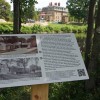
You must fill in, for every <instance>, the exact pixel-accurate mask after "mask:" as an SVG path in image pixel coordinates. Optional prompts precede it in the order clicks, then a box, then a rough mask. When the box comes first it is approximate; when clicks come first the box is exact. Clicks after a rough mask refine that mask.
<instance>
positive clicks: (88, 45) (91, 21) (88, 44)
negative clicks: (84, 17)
mask: <svg viewBox="0 0 100 100" xmlns="http://www.w3.org/2000/svg"><path fill="white" fill-rule="evenodd" d="M96 1H97V0H90V2H89V14H88V28H87V37H86V51H85V65H86V67H87V68H88V65H89V61H90V54H91V45H92V44H91V43H92V36H93V31H94V30H93V29H94V19H95V18H94V17H95V5H96Z"/></svg>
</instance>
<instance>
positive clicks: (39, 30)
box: [32, 25, 44, 33]
mask: <svg viewBox="0 0 100 100" xmlns="http://www.w3.org/2000/svg"><path fill="white" fill-rule="evenodd" d="M42 32H44V28H43V27H42V26H40V25H34V26H33V27H32V33H42Z"/></svg>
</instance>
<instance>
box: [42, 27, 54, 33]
mask: <svg viewBox="0 0 100 100" xmlns="http://www.w3.org/2000/svg"><path fill="white" fill-rule="evenodd" d="M53 31H54V30H53V27H51V26H46V27H45V28H44V32H48V33H52V32H53Z"/></svg>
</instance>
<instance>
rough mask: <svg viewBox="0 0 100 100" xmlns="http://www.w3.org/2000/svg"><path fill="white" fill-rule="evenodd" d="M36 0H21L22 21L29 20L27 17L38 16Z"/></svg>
mask: <svg viewBox="0 0 100 100" xmlns="http://www.w3.org/2000/svg"><path fill="white" fill-rule="evenodd" d="M35 3H37V1H36V0H21V1H20V13H21V20H22V22H23V21H24V22H25V21H27V19H33V18H36V17H37V15H36V14H37V13H36V12H35V6H34V5H35Z"/></svg>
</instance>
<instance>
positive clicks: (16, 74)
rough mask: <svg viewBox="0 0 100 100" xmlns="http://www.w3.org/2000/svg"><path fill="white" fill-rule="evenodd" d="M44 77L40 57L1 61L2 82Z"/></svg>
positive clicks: (0, 76)
mask: <svg viewBox="0 0 100 100" xmlns="http://www.w3.org/2000/svg"><path fill="white" fill-rule="evenodd" d="M34 77H42V71H41V66H39V58H38V57H30V58H14V59H0V80H10V79H21V78H34Z"/></svg>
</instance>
